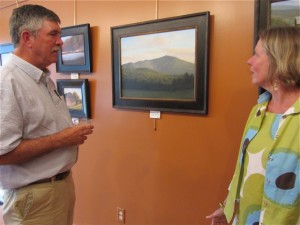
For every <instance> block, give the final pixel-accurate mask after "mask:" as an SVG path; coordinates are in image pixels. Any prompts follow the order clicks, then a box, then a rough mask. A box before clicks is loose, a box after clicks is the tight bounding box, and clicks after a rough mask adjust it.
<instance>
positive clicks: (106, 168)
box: [0, 0, 257, 225]
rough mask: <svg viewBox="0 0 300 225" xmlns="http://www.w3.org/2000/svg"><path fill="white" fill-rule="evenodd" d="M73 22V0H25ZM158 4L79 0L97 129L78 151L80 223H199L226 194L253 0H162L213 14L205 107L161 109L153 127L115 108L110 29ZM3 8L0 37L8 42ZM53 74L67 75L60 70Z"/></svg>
mask: <svg viewBox="0 0 300 225" xmlns="http://www.w3.org/2000/svg"><path fill="white" fill-rule="evenodd" d="M27 2H29V3H39V4H41V5H44V6H46V7H49V8H50V9H52V10H54V11H55V12H57V14H58V15H60V17H61V19H62V24H61V25H62V27H64V26H72V25H73V1H61V2H59V1H54V0H52V1H34V2H33V1H27ZM155 2H156V1H155V0H152V1H125V0H123V1H81V0H79V1H77V13H76V19H77V24H82V23H90V24H91V26H92V42H93V64H94V66H93V70H94V72H93V73H92V75H81V76H80V78H88V79H89V80H90V83H91V106H92V118H93V122H94V125H95V131H94V134H93V135H92V136H91V137H90V138H89V139H88V141H87V142H86V143H85V144H84V145H83V146H81V147H80V153H79V160H78V163H77V164H76V166H75V168H74V170H73V173H74V179H75V182H76V192H77V204H76V212H75V213H76V215H75V221H74V223H75V224H76V225H114V224H115V225H117V224H119V223H118V222H117V221H116V208H117V207H122V208H124V209H125V210H126V224H130V225H196V224H197V225H202V224H210V223H209V221H206V219H205V216H206V215H208V214H209V213H210V212H211V211H213V210H214V209H215V208H216V207H218V202H220V201H222V200H223V199H224V198H225V195H226V189H227V186H228V185H229V182H230V178H231V175H232V173H233V169H234V165H235V161H236V157H237V151H238V147H239V142H240V138H241V135H242V131H243V127H244V124H245V122H246V119H247V116H248V113H249V110H250V109H251V106H252V105H253V104H254V103H255V102H256V97H257V89H256V87H253V86H252V84H251V81H250V72H249V68H248V65H247V64H246V61H247V59H248V58H249V57H250V55H251V54H252V48H253V46H252V45H253V20H254V18H253V16H254V0H240V1H227V0H219V1H216V0H214V1H211V0H207V1H204V0H199V1H183V0H181V1H180V0H177V1H169V0H160V1H159V4H158V18H166V17H173V16H179V15H184V14H190V13H196V12H203V11H210V13H211V38H210V65H209V106H208V107H209V113H208V115H207V116H200V115H192V114H184V113H167V112H164V113H162V116H161V119H159V120H157V130H156V131H154V130H153V123H154V122H153V120H152V119H150V118H149V111H131V110H118V109H114V108H112V69H111V42H110V27H112V26H117V25H123V24H128V23H136V22H143V21H147V20H152V19H155ZM12 9H13V7H8V8H5V9H2V10H1V11H0V42H1V43H4V42H10V39H9V34H8V24H7V22H8V17H9V15H10V13H11V10H12ZM50 69H51V71H52V72H53V76H52V78H53V79H65V78H70V77H69V75H61V74H56V72H55V66H54V65H52V66H50Z"/></svg>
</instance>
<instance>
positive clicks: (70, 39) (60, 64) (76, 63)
mask: <svg viewBox="0 0 300 225" xmlns="http://www.w3.org/2000/svg"><path fill="white" fill-rule="evenodd" d="M61 32H62V33H61V38H62V41H63V43H64V44H63V45H62V47H61V49H60V51H59V55H58V58H57V63H56V71H57V72H59V73H91V72H92V53H91V49H92V47H91V44H92V43H91V34H90V24H88V23H86V24H80V25H76V26H70V27H64V28H62V29H61Z"/></svg>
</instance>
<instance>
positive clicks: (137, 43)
mask: <svg viewBox="0 0 300 225" xmlns="http://www.w3.org/2000/svg"><path fill="white" fill-rule="evenodd" d="M195 39H196V29H195V28H193V29H186V30H179V31H169V32H161V33H154V34H143V35H138V36H131V37H123V38H121V51H122V54H121V64H125V63H129V62H133V63H134V62H137V61H143V60H151V59H155V58H159V57H162V56H165V55H170V56H175V57H178V58H180V59H183V60H185V61H188V62H192V63H194V62H195V46H196V40H195Z"/></svg>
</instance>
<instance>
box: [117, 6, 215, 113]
mask: <svg viewBox="0 0 300 225" xmlns="http://www.w3.org/2000/svg"><path fill="white" fill-rule="evenodd" d="M209 31H210V12H208V11H207V12H201V13H194V14H189V15H183V16H177V17H170V18H164V19H158V20H150V21H146V22H141V23H134V24H127V25H121V26H115V27H111V43H112V70H113V77H112V78H113V107H114V108H120V109H137V110H158V111H170V112H182V113H196V114H203V115H206V114H207V113H208V106H207V105H208V90H207V89H208V61H209V33H210V32H209ZM184 35H189V36H186V37H188V38H184V39H181V40H179V38H180V37H181V36H184ZM151 36H152V37H151ZM137 38H141V41H146V40H148V41H149V40H151V38H161V39H162V38H165V39H164V41H166V42H164V44H161V45H158V46H157V45H154V42H151V43H150V42H148V43H145V44H142V45H140V46H139V47H137V46H135V47H133V46H131V48H129V47H130V43H131V42H132V43H135V45H137V43H138V41H137ZM177 38H178V39H177ZM189 38H190V39H189ZM152 40H153V39H152ZM173 41H174V43H175V46H176V47H174V48H172V47H169V50H168V51H169V52H172V51H173V52H174V51H176V50H178V48H179V47H180V45H187V43H189V44H190V45H191V46H185V48H186V50H189V51H190V53H191V54H190V55H191V56H192V58H193V57H194V58H193V59H194V60H192V61H191V62H188V63H187V61H185V60H182V59H181V56H182V57H183V54H182V52H181V53H180V54H181V55H180V56H179V57H180V58H178V57H177V56H175V55H172V54H170V55H169V54H166V55H165V56H163V55H162V57H158V58H156V57H154V58H152V59H146V58H145V55H146V54H144V53H150V52H152V53H153V52H154V51H155V54H158V55H159V54H164V51H165V50H163V48H165V47H166V45H167V43H168V44H170V42H173ZM151 46H153V47H151ZM157 47H158V49H156V50H154V49H155V48H157ZM127 48H128V49H129V50H128V49H127ZM143 48H144V49H146V51H145V52H144V53H142V52H141V49H143ZM181 50H182V49H181ZM130 57H137V58H136V61H135V62H134V63H133V62H132V61H126V60H127V59H129V58H130ZM152 57H153V56H152ZM163 60H165V61H163ZM164 63H165V64H166V66H165V67H164V66H163V65H164ZM147 64H148V65H147ZM149 64H151V66H149ZM154 64H155V65H154ZM191 64H193V65H191ZM158 67H161V68H160V69H158ZM172 70H173V71H172ZM184 71H185V72H184ZM176 73H178V74H176ZM174 74H176V77H175V75H174ZM173 75H174V76H173ZM142 76H144V78H141V77H142ZM155 76H157V77H156V78H155ZM172 76H173V77H172ZM155 79H156V80H155ZM162 79H165V80H164V81H162ZM164 82H165V83H164ZM168 82H169V83H168ZM184 89H186V90H184Z"/></svg>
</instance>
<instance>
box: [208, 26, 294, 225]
mask: <svg viewBox="0 0 300 225" xmlns="http://www.w3.org/2000/svg"><path fill="white" fill-rule="evenodd" d="M299 52H300V28H299V27H285V28H270V29H268V30H266V31H263V32H262V33H260V36H259V41H258V43H257V45H256V48H255V54H254V55H253V56H252V57H251V58H250V59H249V60H248V62H247V63H248V64H249V65H250V70H251V72H252V83H253V84H255V85H257V86H259V87H262V88H264V89H265V90H266V92H264V93H263V94H261V95H260V96H259V99H258V104H257V105H256V106H254V108H253V109H252V111H251V113H250V116H249V118H248V121H247V124H246V127H245V130H244V134H243V138H242V143H241V148H240V153H239V156H238V162H237V165H236V169H235V172H234V176H233V178H232V181H231V184H230V187H229V193H228V196H227V198H226V201H225V202H224V204H221V207H220V208H219V209H217V210H216V211H215V212H214V213H212V214H211V215H209V216H207V218H208V219H212V224H229V223H230V221H231V219H232V217H233V215H234V214H235V219H234V221H233V224H264V225H293V224H300V215H299V214H300V212H299V211H300V210H299V208H300V187H299V186H300V178H299V175H300V174H299V173H300V165H299V164H300V163H299V162H300V157H299V154H300V55H299Z"/></svg>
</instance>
